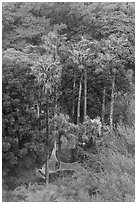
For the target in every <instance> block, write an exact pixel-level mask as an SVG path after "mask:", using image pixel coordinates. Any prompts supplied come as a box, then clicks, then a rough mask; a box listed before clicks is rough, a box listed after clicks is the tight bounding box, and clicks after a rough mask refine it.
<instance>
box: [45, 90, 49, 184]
mask: <svg viewBox="0 0 137 204" xmlns="http://www.w3.org/2000/svg"><path fill="white" fill-rule="evenodd" d="M46 96H47V99H46V138H45V156H46V161H45V183H46V184H48V183H49V164H48V160H49V158H48V157H49V144H48V143H49V91H47V94H46Z"/></svg>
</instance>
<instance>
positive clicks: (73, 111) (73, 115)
mask: <svg viewBox="0 0 137 204" xmlns="http://www.w3.org/2000/svg"><path fill="white" fill-rule="evenodd" d="M74 69H75V68H74ZM75 88H76V73H75V70H74V82H73V105H72V118H73V122H74V120H75Z"/></svg>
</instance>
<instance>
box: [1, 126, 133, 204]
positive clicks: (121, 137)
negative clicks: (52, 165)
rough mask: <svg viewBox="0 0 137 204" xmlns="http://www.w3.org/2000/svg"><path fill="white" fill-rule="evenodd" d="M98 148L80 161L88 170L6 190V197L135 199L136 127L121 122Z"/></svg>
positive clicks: (37, 199)
mask: <svg viewBox="0 0 137 204" xmlns="http://www.w3.org/2000/svg"><path fill="white" fill-rule="evenodd" d="M96 148H97V152H96V154H93V152H92V151H88V152H85V154H87V157H85V158H86V159H85V160H84V162H83V163H82V164H80V165H82V166H84V167H85V168H86V169H87V173H78V172H77V173H74V174H73V175H70V176H64V177H61V178H60V177H59V178H57V179H55V180H53V181H52V182H51V183H50V184H49V185H48V186H45V185H44V182H43V183H38V182H35V183H33V184H30V185H29V186H27V187H26V186H25V185H21V186H20V187H19V188H16V189H15V190H13V191H6V190H3V201H10V202H17V201H18V202H21V201H26V202H27V201H29V202H34V201H35V202H55V201H56V202H68V201H69V202H134V201H135V160H134V157H135V143H134V128H133V127H132V128H131V127H128V126H127V127H125V126H123V125H119V126H117V128H116V129H115V130H114V131H113V132H112V131H108V132H106V133H105V134H104V135H103V137H102V138H100V139H99V141H98V142H97V146H96ZM83 154H84V153H83Z"/></svg>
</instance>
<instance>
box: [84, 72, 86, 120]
mask: <svg viewBox="0 0 137 204" xmlns="http://www.w3.org/2000/svg"><path fill="white" fill-rule="evenodd" d="M84 75H85V76H84V78H85V79H84V121H85V120H86V115H87V70H86V68H85V70H84Z"/></svg>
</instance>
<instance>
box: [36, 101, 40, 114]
mask: <svg viewBox="0 0 137 204" xmlns="http://www.w3.org/2000/svg"><path fill="white" fill-rule="evenodd" d="M39 115H40V107H39V104H38V103H37V118H39Z"/></svg>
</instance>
